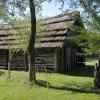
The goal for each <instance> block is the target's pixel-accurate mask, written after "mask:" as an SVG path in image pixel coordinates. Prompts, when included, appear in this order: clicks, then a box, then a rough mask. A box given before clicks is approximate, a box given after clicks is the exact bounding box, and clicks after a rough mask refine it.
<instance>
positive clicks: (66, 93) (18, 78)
mask: <svg viewBox="0 0 100 100" xmlns="http://www.w3.org/2000/svg"><path fill="white" fill-rule="evenodd" d="M88 60H89V58H88ZM93 61H94V60H93ZM11 75H12V78H11V80H7V71H5V70H1V71H0V100H100V94H96V93H92V92H90V93H88V92H86V90H89V89H93V67H92V66H86V67H84V68H77V69H76V70H74V71H71V72H68V73H66V74H58V73H52V74H45V73H37V80H38V82H40V83H41V84H39V85H33V86H30V85H29V83H28V73H27V72H23V71H21V72H18V71H13V72H12V74H11ZM48 78H49V79H50V80H47V79H48ZM46 81H48V82H49V83H50V87H48V86H46V85H45V84H46ZM42 83H44V85H43V84H42Z"/></svg>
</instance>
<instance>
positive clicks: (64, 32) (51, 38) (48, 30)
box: [0, 12, 80, 49]
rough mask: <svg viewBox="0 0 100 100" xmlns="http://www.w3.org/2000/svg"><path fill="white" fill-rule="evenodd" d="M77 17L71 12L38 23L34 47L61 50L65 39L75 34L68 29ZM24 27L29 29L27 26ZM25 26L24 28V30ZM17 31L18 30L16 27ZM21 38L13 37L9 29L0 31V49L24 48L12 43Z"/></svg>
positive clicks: (76, 13) (77, 13)
mask: <svg viewBox="0 0 100 100" xmlns="http://www.w3.org/2000/svg"><path fill="white" fill-rule="evenodd" d="M77 16H78V17H77ZM79 16H80V15H79V12H73V13H69V14H64V15H58V16H55V17H52V18H47V19H44V20H42V21H40V22H42V23H40V26H39V27H37V36H36V43H35V47H36V48H61V47H62V46H63V44H64V42H65V41H66V37H68V36H73V35H76V33H75V32H72V31H71V30H70V27H71V26H72V25H74V24H75V23H76V21H77V20H79ZM26 26H27V28H28V29H30V28H29V27H30V26H29V25H26ZM26 26H25V27H24V28H26ZM17 29H20V28H18V27H17ZM10 30H11V29H10ZM23 36H24V35H23ZM21 37H22V36H20V34H17V36H16V37H13V33H11V32H9V28H8V27H7V28H4V31H3V30H2V31H0V49H13V48H23V47H25V45H22V44H20V43H16V42H14V41H15V40H16V39H17V38H18V39H19V38H21ZM19 40H20V39H19Z"/></svg>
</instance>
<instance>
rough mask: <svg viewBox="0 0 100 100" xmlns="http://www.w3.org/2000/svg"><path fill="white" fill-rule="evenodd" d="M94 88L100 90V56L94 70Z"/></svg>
mask: <svg viewBox="0 0 100 100" xmlns="http://www.w3.org/2000/svg"><path fill="white" fill-rule="evenodd" d="M94 86H95V88H97V89H100V55H99V56H98V64H97V63H96V66H95V70H94Z"/></svg>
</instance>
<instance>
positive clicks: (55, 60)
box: [54, 51, 58, 72]
mask: <svg viewBox="0 0 100 100" xmlns="http://www.w3.org/2000/svg"><path fill="white" fill-rule="evenodd" d="M54 65H55V72H56V71H57V67H58V66H57V52H56V51H55V54H54Z"/></svg>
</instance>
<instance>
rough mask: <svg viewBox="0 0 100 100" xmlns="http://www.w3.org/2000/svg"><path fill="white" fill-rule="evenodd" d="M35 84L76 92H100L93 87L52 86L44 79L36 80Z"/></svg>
mask: <svg viewBox="0 0 100 100" xmlns="http://www.w3.org/2000/svg"><path fill="white" fill-rule="evenodd" d="M37 85H38V86H41V87H46V88H50V89H55V90H62V91H63V90H64V91H71V92H76V93H100V92H96V91H95V90H94V89H85V88H82V89H81V88H80V89H78V88H72V87H68V86H66V85H65V86H53V85H51V84H50V83H47V82H46V81H43V80H38V81H37Z"/></svg>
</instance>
